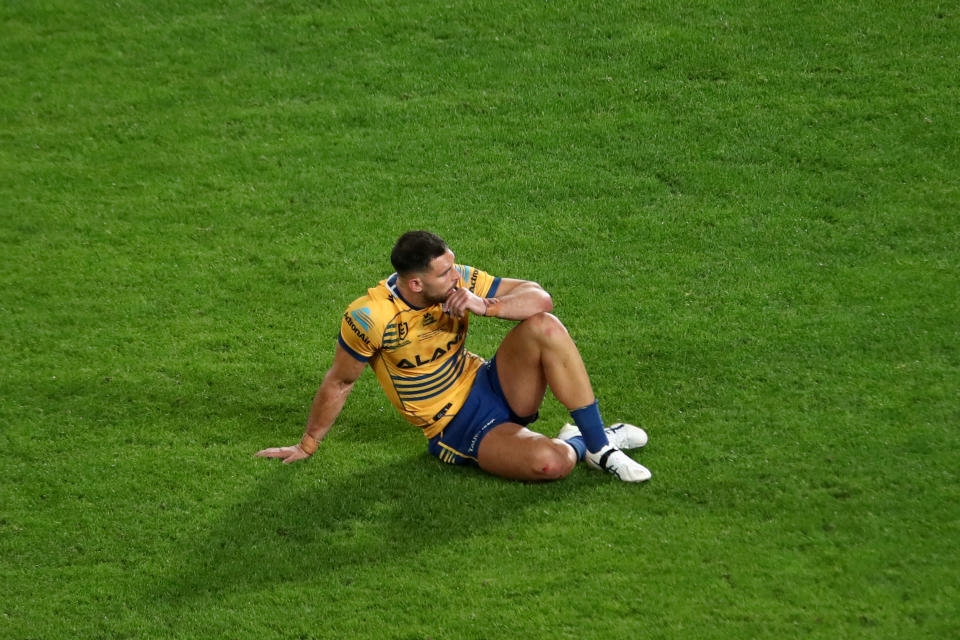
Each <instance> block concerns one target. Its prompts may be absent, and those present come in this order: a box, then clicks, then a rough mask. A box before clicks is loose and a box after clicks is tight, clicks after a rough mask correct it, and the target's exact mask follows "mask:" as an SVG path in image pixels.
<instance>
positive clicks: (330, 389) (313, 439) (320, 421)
mask: <svg viewBox="0 0 960 640" xmlns="http://www.w3.org/2000/svg"><path fill="white" fill-rule="evenodd" d="M366 366H367V363H366V362H361V361H360V360H357V359H356V358H354V357H353V356H351V355H350V354H349V353H347V351H346V350H345V349H344V348H343V346H342V345H340V344H338V345H337V350H336V353H334V356H333V364H332V365H331V366H330V369H328V370H327V373H326V375H325V376H324V377H323V382H322V383H321V384H320V388H319V389H317V394H316V395H315V396H314V398H313V405H312V406H311V407H310V416H309V417H308V418H307V428H306V430H305V431H304V433H303V438H301V440H300V442H299V443H298V444H295V445H293V446H290V447H271V448H269V449H263V450H261V451H258V452H257V454H256V455H257V456H258V457H260V458H282V459H283V462H284V464H288V463H290V462H296V461H297V460H303V459H304V458H309V457H310V456H311V455H313V452H314V451H316V449H317V445H318V444H319V443H320V442H321V441H322V440H323V439H324V438H325V437H326V435H327V432H328V431H330V427H332V426H333V423H334V421H335V420H336V419H337V416H339V415H340V412H341V411H342V410H343V405H344V404H345V403H346V401H347V396H349V395H350V392H351V391H352V390H353V383H354V382H356V381H357V378H359V377H360V374H361V373H363V369H364V367H366Z"/></svg>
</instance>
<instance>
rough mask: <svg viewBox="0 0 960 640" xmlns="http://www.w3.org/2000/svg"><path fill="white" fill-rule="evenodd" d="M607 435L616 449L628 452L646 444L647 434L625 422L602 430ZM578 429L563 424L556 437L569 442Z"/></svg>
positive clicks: (575, 426)
mask: <svg viewBox="0 0 960 640" xmlns="http://www.w3.org/2000/svg"><path fill="white" fill-rule="evenodd" d="M603 431H604V432H605V433H606V434H607V440H609V441H610V444H612V445H613V446H614V447H616V448H617V449H623V450H625V451H628V450H630V449H639V448H640V447H642V446H644V445H646V444H647V432H646V431H644V430H643V429H641V428H640V427H635V426H633V425H632V424H627V423H626V422H618V423H616V424H614V425H613V426H610V427H607V428H606V429H604V430H603ZM579 435H581V434H580V429H579V428H577V425H575V424H565V425H563V428H562V429H560V433H558V434H557V437H558V438H560V439H561V440H569V439H570V438H574V437H576V436H579Z"/></svg>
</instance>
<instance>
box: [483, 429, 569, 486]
mask: <svg viewBox="0 0 960 640" xmlns="http://www.w3.org/2000/svg"><path fill="white" fill-rule="evenodd" d="M477 463H478V464H479V465H480V468H481V469H483V470H484V471H486V472H488V473H492V474H493V475H496V476H500V477H502V478H507V479H509V480H527V481H531V480H558V479H560V478H563V477H564V476H566V475H567V474H569V473H570V471H572V470H573V467H574V465H576V463H577V458H576V454H575V453H574V451H573V449H572V448H571V447H570V446H569V445H567V444H565V443H563V442H561V441H560V440H555V439H551V438H548V437H546V436H544V435H542V434H539V433H536V432H534V431H531V430H529V429H527V428H526V427H524V426H521V425H519V424H515V423H512V422H505V423H503V424H500V425H497V426H496V427H494V428H493V429H491V430H490V431H489V432H488V433H487V435H486V436H484V438H483V440H482V441H481V442H480V447H479V449H478V451H477Z"/></svg>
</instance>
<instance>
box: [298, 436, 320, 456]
mask: <svg viewBox="0 0 960 640" xmlns="http://www.w3.org/2000/svg"><path fill="white" fill-rule="evenodd" d="M319 446H320V444H319V443H318V442H317V439H316V438H314V437H313V436H311V435H310V434H309V433H305V434H303V437H302V438H300V442H299V443H298V444H297V447H298V448H299V449H300V451H303V452H304V453H305V454H307V455H308V456H312V455H313V454H314V453H315V452H316V450H317V447H319Z"/></svg>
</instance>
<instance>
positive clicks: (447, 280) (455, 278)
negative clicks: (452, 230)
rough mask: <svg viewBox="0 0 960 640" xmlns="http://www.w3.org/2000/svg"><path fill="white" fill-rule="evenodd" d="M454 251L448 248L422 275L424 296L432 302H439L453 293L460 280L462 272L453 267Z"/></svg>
mask: <svg viewBox="0 0 960 640" xmlns="http://www.w3.org/2000/svg"><path fill="white" fill-rule="evenodd" d="M453 265H454V256H453V251H450V250H449V249H447V251H446V253H444V254H443V255H442V256H437V257H436V258H434V259H433V260H432V261H431V262H430V269H429V270H428V271H427V272H426V273H424V274H423V275H421V276H420V282H421V283H422V285H423V297H424V298H425V299H426V301H427V302H429V303H430V304H439V303H441V302H443V301H444V300H446V299H447V298H448V297H449V296H450V294H451V293H453V291H454V289H455V288H456V286H457V284H458V283H459V282H460V272H459V271H457V270H456V269H454V268H453Z"/></svg>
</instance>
